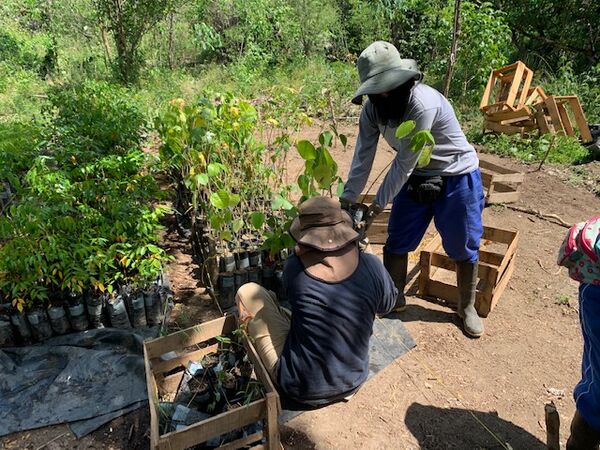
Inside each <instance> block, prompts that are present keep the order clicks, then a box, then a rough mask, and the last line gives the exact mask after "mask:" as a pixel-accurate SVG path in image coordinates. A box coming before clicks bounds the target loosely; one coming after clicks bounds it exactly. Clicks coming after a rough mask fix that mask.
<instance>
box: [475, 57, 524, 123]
mask: <svg viewBox="0 0 600 450" xmlns="http://www.w3.org/2000/svg"><path fill="white" fill-rule="evenodd" d="M532 80H533V71H532V70H531V69H529V68H528V67H527V66H526V65H525V64H524V63H523V62H521V61H517V62H516V63H514V64H510V65H508V66H505V67H501V68H499V69H496V70H492V72H491V73H490V78H489V79H488V83H487V86H486V88H485V91H484V92H483V96H482V98H481V103H480V105H479V109H480V110H481V112H483V113H488V114H492V113H496V112H501V111H510V110H512V111H514V110H516V109H519V108H521V107H522V106H524V105H525V102H526V101H527V97H528V94H529V87H530V86H531V81H532ZM492 99H493V100H492ZM490 101H493V103H490Z"/></svg>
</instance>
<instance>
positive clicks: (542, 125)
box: [535, 103, 554, 134]
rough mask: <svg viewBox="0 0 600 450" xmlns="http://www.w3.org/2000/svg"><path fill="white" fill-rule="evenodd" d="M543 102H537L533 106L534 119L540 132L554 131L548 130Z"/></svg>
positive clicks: (552, 131)
mask: <svg viewBox="0 0 600 450" xmlns="http://www.w3.org/2000/svg"><path fill="white" fill-rule="evenodd" d="M544 105H545V103H538V104H537V105H536V106H535V109H536V111H535V121H536V123H537V126H538V128H539V129H540V133H541V134H548V133H554V129H552V130H550V127H549V126H548V119H547V118H546V112H545V111H544Z"/></svg>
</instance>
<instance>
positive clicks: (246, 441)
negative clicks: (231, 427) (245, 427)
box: [216, 431, 263, 450]
mask: <svg viewBox="0 0 600 450" xmlns="http://www.w3.org/2000/svg"><path fill="white" fill-rule="evenodd" d="M262 438H263V432H262V431H259V432H257V433H254V434H251V435H250V436H246V437H245V438H240V439H236V440H235V441H233V442H229V443H227V444H224V445H221V446H220V447H217V449H216V450H237V449H239V448H242V447H246V446H248V445H250V444H252V443H254V442H258V441H260V440H261V439H262Z"/></svg>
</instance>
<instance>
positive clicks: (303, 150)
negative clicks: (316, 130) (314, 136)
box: [296, 140, 317, 161]
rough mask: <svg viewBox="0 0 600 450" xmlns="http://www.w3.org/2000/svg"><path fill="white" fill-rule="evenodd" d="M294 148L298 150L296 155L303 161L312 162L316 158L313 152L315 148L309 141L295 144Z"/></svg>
mask: <svg viewBox="0 0 600 450" xmlns="http://www.w3.org/2000/svg"><path fill="white" fill-rule="evenodd" d="M296 148H297V149H298V153H300V156H301V157H302V159H304V160H305V161H310V160H313V159H315V158H316V157H317V151H316V150H315V146H314V145H312V144H311V143H310V142H309V141H306V140H302V141H298V142H297V143H296Z"/></svg>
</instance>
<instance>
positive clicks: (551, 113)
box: [536, 95, 592, 143]
mask: <svg viewBox="0 0 600 450" xmlns="http://www.w3.org/2000/svg"><path fill="white" fill-rule="evenodd" d="M567 107H568V109H567ZM536 109H537V112H536V120H537V124H538V127H539V129H540V131H541V132H542V134H545V133H557V134H563V135H567V136H572V137H576V134H575V128H577V129H578V130H579V138H580V139H581V141H582V142H584V143H585V142H590V141H591V140H592V134H591V133H590V128H589V126H588V124H587V120H586V118H585V113H584V112H583V108H582V107H581V103H579V98H578V97H577V96H576V95H562V96H559V95H550V96H548V97H547V98H545V99H544V101H543V102H540V103H538V104H537V105H536ZM569 110H570V111H571V115H572V117H573V120H571V117H570V116H569Z"/></svg>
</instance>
